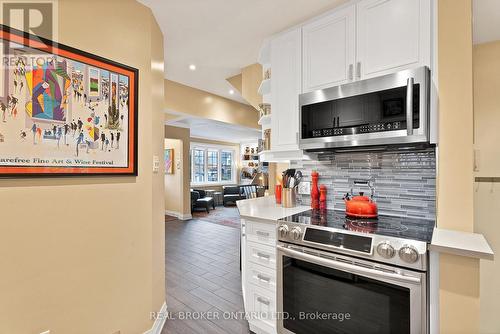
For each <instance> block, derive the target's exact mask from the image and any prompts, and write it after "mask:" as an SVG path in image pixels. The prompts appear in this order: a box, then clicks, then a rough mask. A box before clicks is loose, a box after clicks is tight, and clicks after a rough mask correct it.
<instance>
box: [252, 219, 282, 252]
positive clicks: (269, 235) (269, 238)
mask: <svg viewBox="0 0 500 334" xmlns="http://www.w3.org/2000/svg"><path fill="white" fill-rule="evenodd" d="M245 233H246V235H247V239H248V240H249V241H253V242H258V243H261V244H264V245H269V246H275V245H276V224H271V223H269V224H266V223H257V222H254V221H249V220H246V221H245Z"/></svg>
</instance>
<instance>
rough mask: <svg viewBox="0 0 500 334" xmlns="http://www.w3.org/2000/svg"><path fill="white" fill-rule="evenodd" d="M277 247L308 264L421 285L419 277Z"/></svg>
mask: <svg viewBox="0 0 500 334" xmlns="http://www.w3.org/2000/svg"><path fill="white" fill-rule="evenodd" d="M276 247H277V248H278V250H279V251H281V252H283V253H284V254H286V255H290V256H292V257H294V258H296V259H299V260H304V261H308V262H313V263H316V264H320V265H324V266H326V267H329V268H333V269H339V270H344V271H348V272H350V273H353V274H360V275H364V276H369V277H373V276H378V277H381V278H388V279H393V280H397V281H401V282H405V283H413V284H420V278H418V277H411V276H405V275H401V274H397V273H388V272H385V271H381V270H376V269H371V268H365V267H360V266H356V265H353V264H349V263H344V262H340V261H335V260H329V259H325V258H322V257H318V256H314V255H310V254H306V253H302V252H298V251H295V250H292V249H289V248H285V247H282V246H276Z"/></svg>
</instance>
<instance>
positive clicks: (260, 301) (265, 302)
mask: <svg viewBox="0 0 500 334" xmlns="http://www.w3.org/2000/svg"><path fill="white" fill-rule="evenodd" d="M257 301H258V302H259V303H261V304H264V305H267V306H269V304H271V302H270V301H269V300H267V299H264V298H262V297H257Z"/></svg>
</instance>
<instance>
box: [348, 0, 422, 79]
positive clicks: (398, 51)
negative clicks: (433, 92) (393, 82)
mask: <svg viewBox="0 0 500 334" xmlns="http://www.w3.org/2000/svg"><path fill="white" fill-rule="evenodd" d="M430 16H431V15H430V0H363V1H360V2H359V3H358V4H357V20H356V22H357V23H356V50H357V51H356V52H357V55H356V66H355V73H356V76H357V79H367V78H373V77H377V76H380V75H384V74H389V73H393V72H396V71H400V70H404V69H407V68H414V67H418V66H423V65H427V66H429V65H430Z"/></svg>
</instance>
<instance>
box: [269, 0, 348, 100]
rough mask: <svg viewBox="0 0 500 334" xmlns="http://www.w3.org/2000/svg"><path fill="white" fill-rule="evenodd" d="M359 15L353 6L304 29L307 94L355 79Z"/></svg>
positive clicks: (303, 64) (303, 50) (303, 52)
mask: <svg viewBox="0 0 500 334" xmlns="http://www.w3.org/2000/svg"><path fill="white" fill-rule="evenodd" d="M355 13H356V7H355V6H349V7H346V8H343V9H340V10H338V11H335V12H334V13H332V14H330V15H328V16H326V17H323V18H321V19H319V20H316V21H314V22H311V23H308V24H306V25H304V26H303V27H302V43H303V47H302V91H303V92H304V93H307V92H310V91H313V90H316V89H321V88H325V87H329V86H335V85H340V84H343V83H346V82H349V81H352V80H353V79H354V75H353V73H354V72H353V71H354V62H355V60H354V57H355V46H356V45H355V42H354V41H355V29H356V25H355V18H356V15H355ZM273 70H274V69H273Z"/></svg>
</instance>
